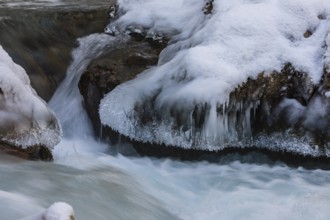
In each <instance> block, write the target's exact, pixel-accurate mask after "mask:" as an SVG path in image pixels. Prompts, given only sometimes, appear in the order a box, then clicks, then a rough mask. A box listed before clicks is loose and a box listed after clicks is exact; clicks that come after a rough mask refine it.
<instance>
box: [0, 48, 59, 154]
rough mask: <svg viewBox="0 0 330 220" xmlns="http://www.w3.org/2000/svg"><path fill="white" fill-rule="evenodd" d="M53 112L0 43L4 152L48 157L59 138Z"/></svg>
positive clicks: (0, 121) (0, 129)
mask: <svg viewBox="0 0 330 220" xmlns="http://www.w3.org/2000/svg"><path fill="white" fill-rule="evenodd" d="M61 132H62V131H61V127H60V125H59V122H58V121H57V118H56V117H55V115H54V113H53V112H52V111H51V110H50V109H49V108H48V107H47V104H46V103H45V102H44V101H43V100H42V99H41V98H40V97H39V96H38V95H37V94H36V92H35V90H34V89H33V88H32V87H31V85H30V80H29V77H28V76H27V74H26V72H25V71H24V69H23V68H22V67H20V66H19V65H17V64H15V63H14V62H13V60H12V59H11V58H10V57H9V55H8V54H7V53H6V52H5V51H4V50H3V49H2V47H1V46H0V145H1V149H2V150H4V151H6V152H17V153H18V154H20V153H26V154H27V157H28V158H30V159H36V158H40V159H44V160H51V159H52V156H51V153H50V150H49V149H51V148H52V147H54V146H55V145H56V144H58V143H59V142H60V139H61Z"/></svg>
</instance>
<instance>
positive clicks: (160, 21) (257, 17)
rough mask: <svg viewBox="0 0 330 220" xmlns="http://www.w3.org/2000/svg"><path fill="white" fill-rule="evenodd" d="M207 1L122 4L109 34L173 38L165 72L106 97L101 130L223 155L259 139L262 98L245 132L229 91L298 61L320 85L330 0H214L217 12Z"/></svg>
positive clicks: (126, 0)
mask: <svg viewBox="0 0 330 220" xmlns="http://www.w3.org/2000/svg"><path fill="white" fill-rule="evenodd" d="M205 3H206V2H205V1H201V0H179V1H177V0H170V1H166V2H165V1H163V0H143V1H137V0H119V1H118V4H119V8H120V11H119V13H120V14H121V16H119V17H118V18H117V19H116V20H115V21H113V22H112V23H110V24H109V25H108V26H107V28H106V31H107V32H108V33H111V34H117V33H122V32H124V33H125V32H126V31H130V32H132V31H133V32H138V33H143V34H144V35H152V34H155V33H162V34H163V35H165V36H168V38H170V41H169V45H168V47H167V48H165V49H164V50H163V51H162V53H161V54H160V58H159V63H158V65H157V66H155V67H153V68H150V69H148V70H146V71H145V72H143V73H142V74H140V75H139V76H138V77H137V78H136V79H134V80H131V81H129V82H127V83H124V84H122V85H120V86H118V87H117V88H115V89H114V90H113V91H112V92H110V93H109V94H108V95H106V96H105V98H104V99H103V100H102V102H101V105H100V117H101V121H102V123H103V124H105V125H108V126H110V127H111V128H112V129H114V130H116V131H118V132H119V133H121V134H124V135H126V136H128V137H130V138H133V139H135V140H139V141H142V142H152V143H161V144H165V145H172V146H180V147H184V148H202V149H208V150H218V149H222V148H223V147H225V146H226V145H227V146H228V145H231V144H232V143H235V144H234V145H239V143H240V141H241V140H242V139H244V140H247V141H249V139H251V131H250V130H251V128H250V124H249V123H250V113H251V111H253V109H255V108H256V107H257V106H258V102H255V103H252V104H251V106H249V107H247V108H245V110H244V111H245V112H243V113H242V115H243V116H244V120H242V121H241V122H240V125H239V126H240V127H241V130H238V129H237V121H235V120H237V119H236V118H235V117H231V118H229V117H228V115H227V113H226V111H225V110H226V105H227V104H228V102H229V94H230V93H231V92H232V91H233V90H234V89H235V88H236V87H237V86H238V85H240V84H242V83H243V82H245V81H246V80H247V79H248V78H256V77H257V76H258V74H259V73H264V74H265V75H266V76H267V74H270V73H272V72H274V71H277V72H280V71H281V69H282V68H283V67H284V65H285V64H286V63H291V64H292V66H293V67H294V68H295V69H296V70H298V71H301V72H304V73H307V74H308V76H309V77H310V80H311V81H312V82H313V83H314V84H318V83H319V82H320V80H321V78H322V75H323V69H324V66H325V64H326V62H328V61H329V58H327V57H329V55H325V54H326V53H327V54H328V53H329V50H328V51H327V52H326V50H327V49H326V47H325V43H326V38H327V41H328V43H329V36H328V33H329V31H330V4H329V1H328V0H316V1H315V0H288V1H281V0H238V1H232V0H214V1H213V10H212V12H211V13H209V14H206V13H203V7H204V5H205ZM327 36H328V37H327ZM240 108H242V107H241V103H237V109H240ZM238 133H243V135H241V136H243V137H239V136H240V135H239V134H238ZM292 146H293V145H292ZM288 150H289V151H290V149H288ZM291 150H292V151H296V150H297V149H296V147H295V146H293V147H292V149H291ZM309 153H310V154H314V150H313V149H310V152H307V154H309Z"/></svg>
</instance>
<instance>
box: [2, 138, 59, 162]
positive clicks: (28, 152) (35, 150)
mask: <svg viewBox="0 0 330 220" xmlns="http://www.w3.org/2000/svg"><path fill="white" fill-rule="evenodd" d="M0 152H4V153H6V154H9V155H13V156H17V157H20V158H22V159H25V160H43V161H52V160H53V155H52V152H51V151H50V149H49V148H47V147H46V146H43V145H34V146H30V147H28V148H25V149H24V148H21V147H17V146H15V145H12V144H10V143H6V142H0Z"/></svg>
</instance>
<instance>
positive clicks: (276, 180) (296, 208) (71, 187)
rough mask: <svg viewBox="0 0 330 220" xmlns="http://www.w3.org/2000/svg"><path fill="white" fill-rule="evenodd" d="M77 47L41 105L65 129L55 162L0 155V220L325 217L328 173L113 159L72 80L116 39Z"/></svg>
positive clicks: (237, 160)
mask: <svg viewBox="0 0 330 220" xmlns="http://www.w3.org/2000/svg"><path fill="white" fill-rule="evenodd" d="M4 2H6V4H9V3H10V2H20V1H4ZM21 2H22V1H21ZM30 2H31V3H36V2H38V1H30ZM40 2H53V3H59V2H62V3H65V1H40ZM77 2H79V1H77ZM86 2H87V1H86ZM79 42H80V46H79V47H78V48H77V49H75V50H74V51H73V62H72V64H71V65H70V67H69V68H68V71H67V78H66V79H65V81H64V82H63V83H62V84H61V86H60V87H59V89H58V90H57V92H56V93H55V95H54V96H53V98H52V100H51V101H50V107H52V108H53V109H54V111H55V112H56V114H57V116H58V117H59V119H60V120H61V121H62V126H63V131H64V138H63V141H62V142H61V143H60V144H59V145H58V146H56V147H55V149H54V151H53V153H54V159H55V160H54V162H53V163H44V162H32V161H23V160H20V159H17V158H12V157H10V156H7V155H0V156H1V158H0V159H1V160H0V161H1V162H0V177H1V181H0V219H8V220H11V219H19V218H20V217H23V216H27V215H30V214H33V213H35V212H37V211H39V210H41V209H43V208H45V207H48V206H49V205H50V204H52V203H53V202H56V201H64V202H67V203H69V204H71V205H72V206H73V208H74V210H75V214H76V217H77V219H82V220H84V219H86V220H88V219H89V220H90V219H100V220H102V219H104V220H106V219H107V220H109V219H125V220H128V219H166V220H169V219H201V220H205V219H226V220H227V219H254V220H255V219H290V220H291V219H297V220H298V219H299V220H300V219H329V216H330V210H329V208H328V207H329V205H330V175H329V174H330V172H329V171H327V170H321V169H305V168H300V167H289V166H287V165H285V164H282V163H276V162H271V161H270V160H269V159H268V158H267V157H266V156H263V155H261V154H249V155H246V156H239V155H235V154H232V155H228V156H225V157H222V158H219V160H218V162H216V163H209V162H203V161H200V162H182V161H174V160H171V159H163V160H161V159H154V158H140V157H137V156H135V157H134V156H132V157H127V156H123V155H121V154H115V153H113V152H114V148H115V147H122V148H126V147H127V146H110V147H109V146H108V145H106V144H103V143H100V142H98V141H96V140H95V139H94V138H93V137H92V135H91V133H92V132H91V127H90V123H89V121H88V119H87V116H86V113H85V112H84V110H83V108H82V105H81V100H82V99H81V96H80V94H79V92H78V88H77V83H78V79H79V77H80V74H81V73H82V72H83V70H84V69H85V68H86V66H87V65H88V63H89V62H90V61H91V59H92V58H93V57H95V56H98V55H100V54H101V53H102V51H103V50H105V49H107V50H109V49H111V48H115V47H118V46H120V45H124V43H125V39H122V38H121V37H112V36H108V35H104V34H93V35H90V36H87V37H84V38H81V39H80V40H79ZM127 148H129V146H128V147H127Z"/></svg>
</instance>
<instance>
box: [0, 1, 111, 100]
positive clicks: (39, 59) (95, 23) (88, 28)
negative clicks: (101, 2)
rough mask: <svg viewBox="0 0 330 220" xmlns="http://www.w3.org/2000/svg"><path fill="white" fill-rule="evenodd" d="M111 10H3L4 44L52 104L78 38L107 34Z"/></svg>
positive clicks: (0, 12)
mask: <svg viewBox="0 0 330 220" xmlns="http://www.w3.org/2000/svg"><path fill="white" fill-rule="evenodd" d="M107 10H108V8H107V7H102V8H95V7H94V8H91V9H88V8H84V9H81V8H79V7H78V8H77V7H66V8H62V7H52V8H46V9H41V8H40V9H38V10H35V9H29V8H23V7H21V8H0V32H1V35H0V44H1V45H2V46H3V48H5V49H6V51H7V52H8V53H9V55H10V56H11V57H12V59H13V60H14V61H15V62H16V63H18V64H19V65H21V66H22V67H23V68H24V69H25V70H26V72H27V74H28V75H29V77H30V80H31V85H32V87H33V88H34V89H35V90H36V91H37V93H38V95H39V96H40V97H42V98H43V99H44V100H46V101H48V100H49V99H50V98H51V96H52V95H53V93H54V91H55V89H56V88H57V87H58V85H59V83H60V82H61V81H62V80H63V79H64V77H65V73H66V69H67V67H68V66H69V64H70V62H71V51H72V49H73V48H74V47H76V46H77V42H76V39H77V38H79V37H83V36H86V35H89V34H91V33H95V32H103V29H104V27H105V25H106V23H107Z"/></svg>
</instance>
